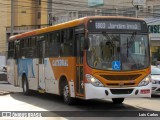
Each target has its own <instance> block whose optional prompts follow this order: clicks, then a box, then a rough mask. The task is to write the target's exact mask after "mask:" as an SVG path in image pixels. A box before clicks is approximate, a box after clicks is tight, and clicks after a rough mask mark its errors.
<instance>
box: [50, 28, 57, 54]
mask: <svg viewBox="0 0 160 120" xmlns="http://www.w3.org/2000/svg"><path fill="white" fill-rule="evenodd" d="M49 39H50V40H49V41H50V43H49V56H50V57H53V56H59V55H60V32H59V31H55V32H52V33H50V35H49Z"/></svg>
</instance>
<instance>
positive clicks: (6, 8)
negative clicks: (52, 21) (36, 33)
mask: <svg viewBox="0 0 160 120" xmlns="http://www.w3.org/2000/svg"><path fill="white" fill-rule="evenodd" d="M47 4H48V3H47V0H43V1H41V0H13V4H12V3H11V0H0V6H1V7H0V12H1V17H0V36H1V37H0V55H1V54H6V51H7V39H8V37H10V35H11V21H12V22H13V26H14V27H13V31H12V32H13V34H18V33H22V32H26V31H29V30H32V29H37V28H40V27H41V25H46V24H47V12H48V11H47ZM11 6H13V11H12V10H11ZM11 14H12V15H13V18H12V19H11Z"/></svg>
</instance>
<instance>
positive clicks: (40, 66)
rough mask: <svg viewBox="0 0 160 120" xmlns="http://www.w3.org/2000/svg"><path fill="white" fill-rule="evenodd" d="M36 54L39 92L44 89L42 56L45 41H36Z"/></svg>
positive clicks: (43, 54)
mask: <svg viewBox="0 0 160 120" xmlns="http://www.w3.org/2000/svg"><path fill="white" fill-rule="evenodd" d="M38 48H39V49H38V56H39V64H38V73H39V75H38V78H39V80H38V83H39V84H38V85H39V86H38V89H39V91H40V92H44V91H45V80H44V72H45V71H44V57H45V41H39V42H38Z"/></svg>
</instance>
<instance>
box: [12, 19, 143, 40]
mask: <svg viewBox="0 0 160 120" xmlns="http://www.w3.org/2000/svg"><path fill="white" fill-rule="evenodd" d="M104 18H106V19H128V20H142V19H137V18H133V17H123V16H89V17H83V18H79V19H75V20H72V21H68V22H64V23H60V24H57V25H53V26H50V27H45V28H40V29H36V30H32V31H29V32H25V33H21V34H17V35H14V36H11V37H10V38H9V41H13V40H17V39H21V38H25V37H30V36H35V35H39V34H43V33H47V32H51V31H54V30H60V29H64V28H69V27H74V26H77V25H80V24H82V23H84V22H85V21H88V20H89V19H104Z"/></svg>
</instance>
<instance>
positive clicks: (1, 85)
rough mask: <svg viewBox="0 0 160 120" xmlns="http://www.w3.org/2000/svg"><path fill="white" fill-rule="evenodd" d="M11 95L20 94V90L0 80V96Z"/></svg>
mask: <svg viewBox="0 0 160 120" xmlns="http://www.w3.org/2000/svg"><path fill="white" fill-rule="evenodd" d="M8 92H9V93H10V92H11V93H12V92H22V88H20V87H14V86H13V85H11V84H9V83H8V82H7V81H1V80H0V94H2V93H8Z"/></svg>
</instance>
